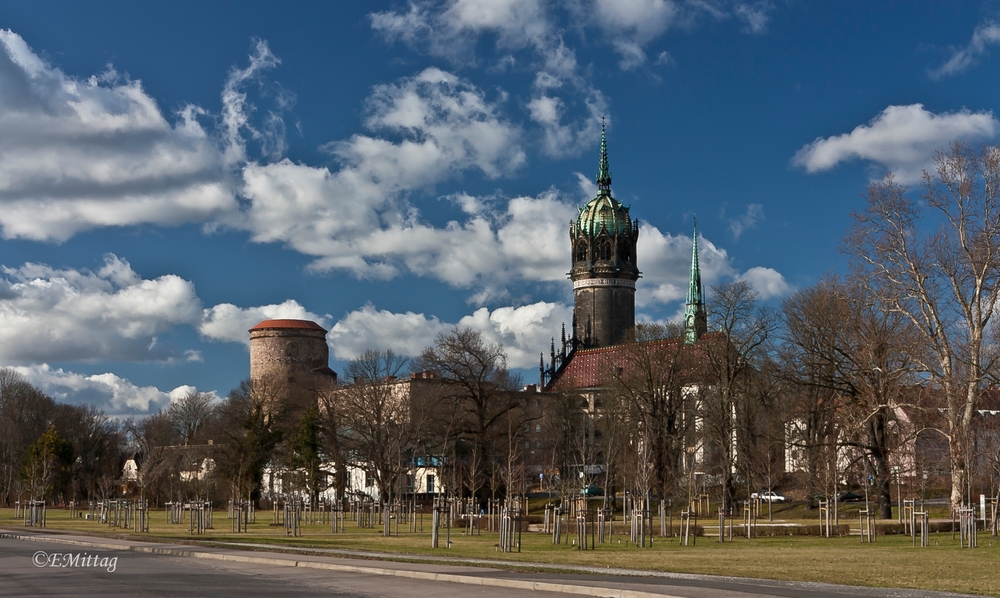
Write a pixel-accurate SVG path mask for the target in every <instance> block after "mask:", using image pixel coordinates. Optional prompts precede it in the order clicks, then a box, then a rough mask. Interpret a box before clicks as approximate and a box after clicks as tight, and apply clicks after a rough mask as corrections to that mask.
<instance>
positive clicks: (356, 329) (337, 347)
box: [327, 304, 452, 359]
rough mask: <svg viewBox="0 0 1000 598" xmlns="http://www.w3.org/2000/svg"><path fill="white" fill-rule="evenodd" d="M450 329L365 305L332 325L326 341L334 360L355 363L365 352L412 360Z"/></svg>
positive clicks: (422, 317)
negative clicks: (385, 352)
mask: <svg viewBox="0 0 1000 598" xmlns="http://www.w3.org/2000/svg"><path fill="white" fill-rule="evenodd" d="M451 328H452V325H450V324H446V323H443V322H441V321H440V320H438V318H437V317H435V316H426V315H424V314H417V313H413V312H411V311H408V312H406V313H393V312H390V311H387V310H379V309H376V308H375V306H373V305H371V304H367V305H365V306H364V307H362V308H361V309H359V310H356V311H352V312H350V313H348V314H347V315H346V316H344V317H343V318H342V319H341V320H340V321H339V322H337V323H336V324H334V325H333V328H331V329H330V333H329V334H327V341H328V342H329V343H330V349H331V351H332V352H333V355H334V356H335V357H336V358H337V359H354V358H355V357H357V356H358V355H359V354H361V353H362V352H364V351H365V350H367V349H383V350H384V349H392V350H393V351H394V352H396V353H398V354H400V355H407V356H410V357H413V356H416V355H419V354H420V352H421V351H423V350H424V348H425V347H428V346H430V345H431V344H432V343H433V342H434V338H435V337H437V335H438V334H440V333H442V332H445V331H447V330H449V329H451Z"/></svg>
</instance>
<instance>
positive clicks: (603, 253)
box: [597, 239, 611, 260]
mask: <svg viewBox="0 0 1000 598" xmlns="http://www.w3.org/2000/svg"><path fill="white" fill-rule="evenodd" d="M597 259H599V260H610V259H611V241H610V240H608V239H601V240H600V241H598V242H597Z"/></svg>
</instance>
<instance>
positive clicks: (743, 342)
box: [701, 281, 777, 510]
mask: <svg viewBox="0 0 1000 598" xmlns="http://www.w3.org/2000/svg"><path fill="white" fill-rule="evenodd" d="M713 291H714V292H713V301H712V310H711V312H710V323H709V327H710V330H711V331H712V334H711V335H710V336H706V337H702V341H701V343H702V344H703V346H704V349H705V356H706V368H707V370H708V372H707V373H708V377H709V379H710V380H711V385H710V386H709V387H708V388H706V389H704V391H703V392H702V393H701V402H702V405H701V411H702V413H703V414H704V422H705V424H704V425H705V443H706V448H711V449H712V450H711V453H710V454H711V455H712V456H713V457H714V459H713V460H714V461H715V467H714V470H715V471H716V472H717V473H718V475H719V476H720V477H721V482H722V498H723V503H724V505H723V508H725V509H727V510H729V509H731V508H732V505H733V501H734V499H735V494H736V484H735V477H734V474H735V473H736V471H737V467H738V464H739V462H738V459H740V458H741V456H740V452H741V451H740V447H741V445H742V446H743V447H744V448H745V447H747V446H748V445H750V444H753V441H752V440H747V438H748V437H750V436H752V435H754V434H755V433H756V431H755V429H754V426H755V425H756V421H757V418H756V413H757V410H758V407H759V405H758V403H757V402H756V401H757V399H758V398H759V396H760V395H759V394H758V393H756V392H755V390H754V388H753V386H754V384H755V382H756V376H757V373H758V371H759V369H760V368H761V366H762V365H763V364H764V362H765V360H766V359H767V353H768V351H769V341H770V340H771V337H772V334H773V332H774V331H775V328H776V325H777V318H776V316H775V314H774V313H773V312H772V311H771V310H770V309H769V308H767V307H765V306H762V305H760V304H759V303H758V302H757V292H756V291H754V290H753V287H751V286H750V284H749V283H747V282H745V281H738V282H732V283H728V284H724V285H721V286H719V287H716V288H715V289H713ZM751 457H752V454H746V452H744V454H743V455H742V458H743V459H749V458H751ZM745 469H746V470H748V471H749V470H751V469H752V467H749V466H748V467H746V468H745Z"/></svg>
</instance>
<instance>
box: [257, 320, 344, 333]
mask: <svg viewBox="0 0 1000 598" xmlns="http://www.w3.org/2000/svg"><path fill="white" fill-rule="evenodd" d="M274 329H299V330H322V331H323V332H324V333H325V332H326V329H325V328H323V327H322V326H320V325H319V324H317V323H316V322H313V321H311V320H281V319H278V320H264V321H263V322H261V323H259V324H257V325H256V326H254V327H253V328H251V329H250V330H251V331H254V330H274Z"/></svg>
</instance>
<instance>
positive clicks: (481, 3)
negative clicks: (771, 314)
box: [0, 0, 1000, 415]
mask: <svg viewBox="0 0 1000 598" xmlns="http://www.w3.org/2000/svg"><path fill="white" fill-rule="evenodd" d="M151 5H152V3H121V2H91V3H86V4H84V3H67V2H46V1H36V2H30V3H27V2H17V3H15V2H4V3H2V4H0V235H2V236H0V267H2V270H0V366H10V367H15V368H17V369H18V371H20V372H21V373H22V374H24V375H25V376H26V377H27V378H28V379H30V380H31V381H32V382H34V383H36V384H37V385H39V386H40V387H42V388H43V389H45V390H46V391H47V392H49V393H50V394H52V395H53V396H55V397H56V398H58V399H59V400H64V401H68V402H86V403H92V404H95V405H98V406H100V407H101V408H103V409H105V410H106V411H107V412H108V413H111V414H114V415H127V414H141V413H147V412H150V411H155V410H157V409H160V408H162V407H164V406H166V405H167V404H169V401H170V400H171V398H177V397H178V396H181V395H183V394H184V393H185V392H188V391H190V390H192V389H198V390H201V391H207V392H215V393H217V394H219V395H224V394H226V393H227V392H228V391H229V390H230V389H231V388H232V387H234V386H235V385H236V384H237V383H238V382H239V381H240V380H241V379H243V378H245V377H246V376H247V374H248V351H247V342H248V334H247V332H246V330H247V328H249V327H250V326H252V325H253V324H255V323H256V322H257V321H259V320H261V319H264V318H274V317H293V318H309V319H315V320H317V321H319V322H320V323H321V324H322V325H323V326H324V327H326V328H327V329H328V330H330V331H331V332H330V335H329V343H330V347H331V356H332V357H331V366H332V367H334V369H337V370H341V369H342V366H343V364H344V363H345V361H346V360H349V359H350V358H351V357H352V356H354V355H355V354H357V353H358V352H360V351H361V350H364V349H366V348H369V347H377V348H392V349H394V350H395V351H397V352H399V353H403V354H407V355H415V354H417V353H419V351H420V350H421V349H422V348H423V347H425V346H427V345H428V344H430V343H431V342H432V341H433V339H434V337H435V335H436V334H438V333H439V332H441V331H445V330H448V329H450V328H451V327H452V326H454V325H456V324H460V325H464V326H471V327H473V328H476V329H477V330H480V331H482V332H483V334H484V335H486V336H487V338H489V339H491V340H495V341H499V342H503V343H504V345H505V346H506V347H507V349H508V354H509V357H510V361H511V365H512V366H514V367H517V368H524V369H525V371H526V372H527V375H526V378H527V379H526V382H531V381H533V378H534V375H535V374H533V373H532V372H533V371H534V370H535V368H536V367H537V361H538V353H539V352H540V351H546V352H547V348H548V344H549V338H550V337H551V336H553V335H555V336H558V334H559V327H560V324H561V323H562V322H564V321H565V322H566V323H567V324H568V323H569V321H570V317H571V316H570V313H571V309H570V306H571V300H572V297H571V287H570V285H569V283H568V281H567V280H566V277H565V274H566V272H567V271H568V269H569V247H568V244H569V243H568V233H567V227H568V222H569V220H570V219H571V218H573V217H574V216H575V214H576V209H577V207H579V206H581V205H583V204H584V203H585V202H586V201H587V200H588V199H589V197H591V196H592V194H593V190H594V186H593V179H594V174H595V172H596V169H597V158H598V155H597V154H598V144H599V137H600V123H601V116H606V117H607V119H608V147H609V158H610V162H611V169H612V173H613V177H614V180H613V185H612V189H613V191H614V193H615V195H616V197H617V198H618V199H620V200H621V201H623V202H624V203H625V204H626V205H629V206H631V211H632V215H633V216H634V217H637V218H639V219H640V221H641V223H642V229H641V233H640V242H639V248H638V265H639V268H640V270H642V272H643V278H642V279H641V280H640V282H639V287H638V292H637V313H638V314H639V318H640V319H643V320H655V321H664V320H670V319H672V318H674V317H676V316H677V315H678V313H679V312H680V311H681V309H682V305H681V303H682V301H683V296H684V290H685V289H686V284H687V275H688V266H689V260H690V257H689V256H690V248H691V242H690V232H691V229H692V224H693V218H694V215H695V214H697V217H698V228H699V233H700V234H701V235H702V240H701V241H700V243H701V245H700V253H701V256H702V270H703V273H704V275H705V277H706V284H707V285H709V286H710V285H712V284H718V283H720V282H725V281H728V280H734V279H746V280H748V281H750V282H751V283H752V284H754V285H755V287H756V288H757V290H758V292H759V293H760V295H761V296H762V297H763V298H765V299H766V300H769V301H772V302H778V301H780V300H781V299H782V298H783V297H785V296H787V295H788V294H790V293H792V292H794V291H795V290H796V289H799V288H803V287H806V286H809V285H811V284H813V283H814V282H816V280H817V279H818V278H819V277H820V276H822V275H823V274H824V273H827V272H836V271H840V270H842V269H843V264H844V259H843V256H842V255H841V253H840V252H839V243H840V239H841V237H842V235H843V234H844V232H845V230H846V228H847V227H848V225H849V221H850V217H849V214H850V211H851V210H852V209H856V208H858V207H859V206H860V202H861V198H860V194H861V193H862V192H863V191H864V189H865V188H866V186H867V183H868V181H869V180H870V179H872V178H877V177H881V176H883V175H884V174H885V172H886V171H887V170H890V169H891V170H892V171H894V172H895V173H896V175H897V178H900V179H902V180H904V181H905V182H908V183H913V184H916V183H917V182H918V181H919V176H920V172H921V169H922V168H926V167H928V165H929V164H930V162H931V159H932V158H933V155H934V152H935V151H936V150H939V149H944V148H946V147H947V145H948V143H950V142H951V141H954V140H963V141H968V142H970V143H973V144H978V143H983V142H996V141H997V137H998V135H1000V121H998V120H997V118H996V116H995V115H994V104H995V102H996V98H998V97H1000V93H998V91H1000V90H998V89H997V83H996V81H997V77H996V76H995V74H996V69H997V65H998V62H997V60H998V59H1000V58H994V57H993V54H1000V5H998V4H997V3H996V2H983V3H977V2H913V1H907V2H882V3H871V2H838V3H821V2H805V1H794V0H770V1H756V2H744V1H732V0H691V1H684V0H566V1H564V2H541V1H535V0H446V1H416V0H414V1H413V2H394V1H393V2H365V3H357V2H312V3H300V2H287V3H282V4H281V5H280V6H279V5H275V4H274V3H273V2H242V3H232V4H228V5H226V4H222V3H193V2H171V3H164V4H162V5H159V6H151ZM709 308H711V306H709Z"/></svg>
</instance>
